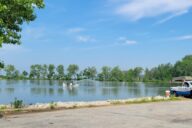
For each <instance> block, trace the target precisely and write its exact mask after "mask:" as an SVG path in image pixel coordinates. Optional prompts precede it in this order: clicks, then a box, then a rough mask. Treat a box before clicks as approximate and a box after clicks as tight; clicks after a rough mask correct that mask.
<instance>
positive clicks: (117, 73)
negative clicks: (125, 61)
mask: <svg viewBox="0 0 192 128" xmlns="http://www.w3.org/2000/svg"><path fill="white" fill-rule="evenodd" d="M110 80H111V81H123V80H124V73H123V72H122V71H121V69H120V68H119V67H118V66H116V67H114V68H113V69H112V70H111V75H110Z"/></svg>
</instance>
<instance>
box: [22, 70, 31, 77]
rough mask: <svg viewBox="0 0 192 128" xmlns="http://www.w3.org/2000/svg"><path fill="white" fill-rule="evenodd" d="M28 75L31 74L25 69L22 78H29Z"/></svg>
mask: <svg viewBox="0 0 192 128" xmlns="http://www.w3.org/2000/svg"><path fill="white" fill-rule="evenodd" d="M28 75H29V74H28V72H27V71H25V70H24V71H23V72H22V74H21V78H22V79H27V78H28Z"/></svg>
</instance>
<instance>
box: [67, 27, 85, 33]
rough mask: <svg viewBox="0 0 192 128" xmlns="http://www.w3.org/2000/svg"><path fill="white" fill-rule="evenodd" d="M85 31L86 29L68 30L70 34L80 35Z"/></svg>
mask: <svg viewBox="0 0 192 128" xmlns="http://www.w3.org/2000/svg"><path fill="white" fill-rule="evenodd" d="M83 31H85V29H84V28H70V29H68V30H67V32H68V33H80V32H83Z"/></svg>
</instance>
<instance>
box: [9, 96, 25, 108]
mask: <svg viewBox="0 0 192 128" xmlns="http://www.w3.org/2000/svg"><path fill="white" fill-rule="evenodd" d="M11 106H13V107H14V108H22V107H23V100H18V99H17V98H15V100H14V101H13V102H12V103H11Z"/></svg>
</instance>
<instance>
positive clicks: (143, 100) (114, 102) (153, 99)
mask: <svg viewBox="0 0 192 128" xmlns="http://www.w3.org/2000/svg"><path fill="white" fill-rule="evenodd" d="M178 100H182V98H181V97H170V98H167V99H166V98H162V99H157V98H155V97H152V98H142V99H136V100H127V101H125V102H122V101H121V100H119V101H118V100H117V101H110V103H111V104H113V105H118V104H142V103H152V102H162V101H178Z"/></svg>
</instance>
